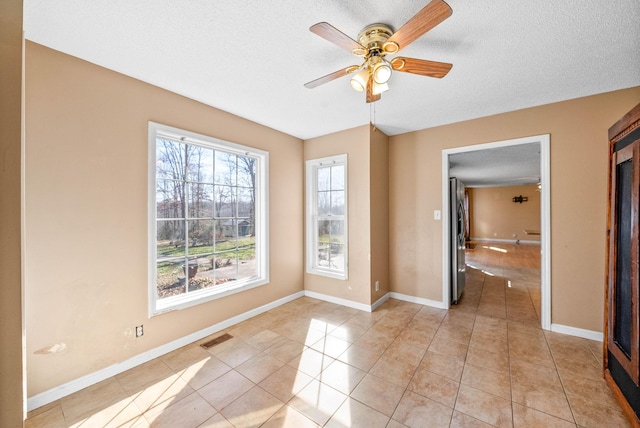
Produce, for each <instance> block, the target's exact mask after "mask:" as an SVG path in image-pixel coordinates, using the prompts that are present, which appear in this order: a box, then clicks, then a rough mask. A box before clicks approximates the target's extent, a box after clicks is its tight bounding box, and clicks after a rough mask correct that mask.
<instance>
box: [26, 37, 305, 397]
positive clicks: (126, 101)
mask: <svg viewBox="0 0 640 428" xmlns="http://www.w3.org/2000/svg"><path fill="white" fill-rule="evenodd" d="M26 81H27V88H26V120H27V124H26V126H27V128H26V132H27V143H26V228H27V235H26V272H25V273H26V278H25V279H26V291H25V293H26V296H25V297H26V303H25V307H26V326H27V333H28V334H27V364H28V368H29V376H28V394H29V396H33V395H35V394H38V393H41V392H43V391H46V390H48V389H50V388H53V387H56V386H58V385H61V384H63V383H65V382H68V381H70V380H73V379H75V378H78V377H80V376H83V375H87V374H89V373H92V372H95V371H96V370H99V369H102V368H105V367H108V366H110V365H112V364H115V363H118V362H121V361H124V360H126V359H128V358H130V357H132V356H135V355H137V354H140V353H142V352H145V351H148V350H150V349H153V348H155V347H158V346H161V345H163V344H166V343H168V342H171V341H172V340H175V339H179V338H181V337H184V336H185V335H187V334H190V333H193V332H196V331H199V330H201V329H204V328H206V327H209V326H211V325H214V324H216V323H217V322H220V321H223V320H225V319H228V318H229V317H232V316H235V315H238V314H241V313H244V312H246V311H248V310H251V309H253V308H256V307H259V306H261V305H264V304H267V303H269V302H272V301H274V300H276V299H279V298H282V297H285V296H289V295H291V294H293V293H296V292H299V291H301V290H302V289H303V277H302V272H303V257H302V254H303V209H302V208H303V201H302V195H303V167H302V164H303V145H302V141H301V140H299V139H296V138H293V137H291V136H287V135H285V134H282V133H280V132H277V131H274V130H271V129H269V128H266V127H264V126H260V125H258V124H255V123H252V122H249V121H247V120H244V119H241V118H239V117H236V116H233V115H231V114H228V113H225V112H222V111H219V110H216V109H214V108H211V107H208V106H205V105H203V104H200V103H197V102H195V101H192V100H189V99H186V98H184V97H180V96H178V95H175V94H173V93H170V92H167V91H165V90H161V89H159V88H157V87H154V86H151V85H148V84H145V83H142V82H140V81H137V80H135V79H131V78H128V77H126V76H123V75H120V74H118V73H115V72H112V71H109V70H106V69H103V68H100V67H97V66H95V65H92V64H89V63H87V62H84V61H81V60H78V59H75V58H73V57H70V56H67V55H64V54H62V53H60V52H56V51H53V50H50V49H47V48H45V47H43V46H39V45H37V44H34V43H28V44H27V48H26ZM148 121H154V122H159V123H163V124H167V125H170V126H175V127H178V128H182V129H186V130H189V131H192V132H197V133H201V134H204V135H209V136H213V137H217V138H221V139H224V140H228V141H232V142H236V143H239V144H244V145H247V146H251V147H256V148H258V149H262V150H266V151H268V152H269V155H270V176H269V223H270V228H269V234H270V279H271V281H270V284H268V285H265V286H262V287H258V288H255V289H252V290H249V291H245V292H242V293H239V294H235V295H233V296H229V297H226V298H223V299H219V300H214V301H211V302H208V303H205V304H201V305H198V306H195V307H192V308H189V309H184V310H180V311H173V312H170V313H166V314H163V315H159V316H156V317H153V318H151V319H148V316H147V311H148V301H147V300H148V299H147V287H148V285H147V280H148V278H147V260H148V257H147V205H148V202H147V144H148V143H147V130H148V128H147V126H148ZM139 324H144V336H143V337H142V338H140V339H136V338H135V337H134V336H133V334H132V329H133V327H134V326H136V325H139ZM56 344H64V345H65V346H66V347H65V348H64V350H62V351H61V352H57V353H42V351H43V350H46V349H47V348H49V347H51V346H53V345H56Z"/></svg>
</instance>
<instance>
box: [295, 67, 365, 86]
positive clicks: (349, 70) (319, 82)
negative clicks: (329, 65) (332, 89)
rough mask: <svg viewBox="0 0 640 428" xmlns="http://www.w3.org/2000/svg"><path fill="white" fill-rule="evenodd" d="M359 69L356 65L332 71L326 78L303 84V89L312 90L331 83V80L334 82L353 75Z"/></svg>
mask: <svg viewBox="0 0 640 428" xmlns="http://www.w3.org/2000/svg"><path fill="white" fill-rule="evenodd" d="M358 68H359V67H358V66H357V65H350V66H349V67H347V68H343V69H341V70H338V71H334V72H333V73H331V74H327V75H326V76H322V77H320V78H318V79H315V80H312V81H311V82H307V83H305V84H304V87H305V88H308V89H313V88H316V87H318V86H320V85H323V84H325V83H328V82H331V81H332V80H336V79H338V78H340V77H342V76H346V75H347V74H350V73H353V72H354V71H356V70H357V69H358Z"/></svg>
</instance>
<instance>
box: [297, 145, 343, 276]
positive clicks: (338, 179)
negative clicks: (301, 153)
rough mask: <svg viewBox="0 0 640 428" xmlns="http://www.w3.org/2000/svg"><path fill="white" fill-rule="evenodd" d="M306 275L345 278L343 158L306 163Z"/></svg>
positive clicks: (337, 157) (336, 157)
mask: <svg viewBox="0 0 640 428" xmlns="http://www.w3.org/2000/svg"><path fill="white" fill-rule="evenodd" d="M306 174H307V183H306V194H307V272H308V273H312V274H317V275H324V276H329V277H332V278H337V279H347V272H348V254H349V253H348V246H347V244H348V242H347V237H348V233H347V155H339V156H332V157H328V158H322V159H314V160H309V161H307V165H306Z"/></svg>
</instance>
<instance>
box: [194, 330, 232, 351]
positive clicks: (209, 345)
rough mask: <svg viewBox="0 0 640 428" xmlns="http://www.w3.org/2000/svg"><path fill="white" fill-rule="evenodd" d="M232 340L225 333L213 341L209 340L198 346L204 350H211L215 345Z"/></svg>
mask: <svg viewBox="0 0 640 428" xmlns="http://www.w3.org/2000/svg"><path fill="white" fill-rule="evenodd" d="M231 338H233V336H231V335H230V334H229V333H225V334H223V335H222V336H218V337H216V338H215V339H211V340H210V341H208V342H205V343H201V344H200V346H202V347H203V348H204V349H209V348H212V347H214V346H216V345H219V344H221V343H222V342H226V341H227V340H229V339H231Z"/></svg>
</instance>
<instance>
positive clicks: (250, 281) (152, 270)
mask: <svg viewBox="0 0 640 428" xmlns="http://www.w3.org/2000/svg"><path fill="white" fill-rule="evenodd" d="M158 136H164V137H166V138H168V139H171V140H175V141H181V142H184V143H186V144H190V145H193V146H200V147H204V148H207V149H213V150H218V151H222V152H226V153H232V154H236V155H241V156H249V157H252V158H255V159H256V160H257V162H256V174H255V181H256V183H255V187H254V189H255V192H256V195H255V219H254V221H255V225H254V227H255V238H256V244H255V257H256V276H254V277H251V278H246V279H241V280H236V281H232V282H229V283H228V284H227V285H217V286H215V287H211V288H205V289H202V290H197V291H193V292H189V293H185V294H181V295H177V296H172V297H167V298H164V299H159V298H158V293H157V277H156V275H157V263H158V254H157V211H156V209H157V205H156V185H157V183H156V174H157V169H156V162H157V160H156V138H157V137H158ZM148 162H149V163H148V172H147V176H148V257H149V259H148V281H147V287H148V295H149V317H150V318H151V317H153V316H156V315H160V314H163V313H166V312H170V311H174V310H180V309H185V308H188V307H191V306H195V305H198V304H201V303H205V302H208V301H211V300H215V299H219V298H222V297H226V296H229V295H232V294H235V293H239V292H242V291H245V290H249V289H251V288H254V287H259V286H262V285H265V284H268V283H269V227H268V225H269V206H268V204H269V192H268V191H269V182H268V180H269V153H268V152H266V151H263V150H260V149H256V148H253V147H247V146H244V145H241V144H237V143H233V142H230V141H225V140H221V139H219V138H215V137H210V136H206V135H201V134H197V133H195V132H190V131H186V130H183V129H179V128H174V127H171V126H167V125H163V124H160V123H155V122H149V129H148ZM188 218H189V217H188V215H187V217H186V219H188Z"/></svg>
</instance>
